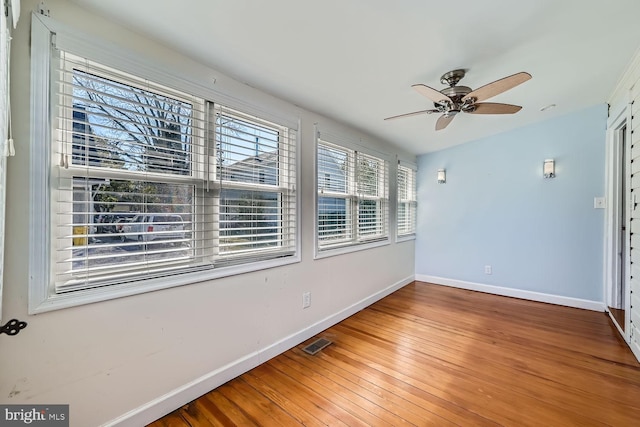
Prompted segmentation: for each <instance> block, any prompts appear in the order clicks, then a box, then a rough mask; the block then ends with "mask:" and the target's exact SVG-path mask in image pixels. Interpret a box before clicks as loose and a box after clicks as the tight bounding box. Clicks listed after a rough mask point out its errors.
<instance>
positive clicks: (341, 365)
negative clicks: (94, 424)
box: [151, 282, 640, 427]
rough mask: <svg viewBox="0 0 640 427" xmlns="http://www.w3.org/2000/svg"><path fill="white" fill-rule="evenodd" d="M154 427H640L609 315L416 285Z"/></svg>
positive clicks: (639, 408)
mask: <svg viewBox="0 0 640 427" xmlns="http://www.w3.org/2000/svg"><path fill="white" fill-rule="evenodd" d="M319 336H322V337H326V338H328V339H330V340H332V341H333V344H331V345H330V346H329V347H327V348H325V349H324V350H322V351H321V352H320V353H318V354H317V355H315V356H309V355H307V354H306V353H304V352H303V351H302V347H304V345H306V344H308V343H310V342H311V341H313V340H309V341H308V342H307V343H304V344H302V345H300V346H298V347H295V348H293V349H291V350H289V351H287V352H285V353H283V354H281V355H280V356H278V357H275V358H273V359H272V360H270V361H268V362H267V363H265V364H263V365H261V366H259V367H257V368H255V369H253V370H251V371H249V372H247V373H246V374H244V375H242V376H240V377H238V378H236V379H234V380H232V381H229V382H228V383H226V384H224V385H222V386H220V387H218V388H217V389H215V390H213V391H211V392H209V393H208V394H206V395H204V396H202V397H200V398H199V399H197V400H195V401H193V402H191V403H189V404H187V405H185V406H183V407H182V408H180V409H178V410H176V411H174V412H172V413H170V414H168V415H167V416H165V417H164V418H162V419H160V420H158V421H156V422H154V423H153V424H151V426H153V427H161V426H172V427H187V426H190V427H196V426H281V425H282V426H289V425H291V426H296V425H304V426H327V425H328V426H349V427H351V426H412V425H413V426H431V425H433V426H454V425H457V426H470V425H473V426H497V425H503V426H603V425H610V426H639V425H640V365H639V364H638V363H637V362H636V360H635V359H634V357H633V355H632V354H631V351H630V350H629V349H628V347H627V346H626V344H625V343H624V342H623V341H622V339H621V338H620V337H619V335H618V333H617V331H616V330H615V328H614V326H613V325H612V324H611V321H610V319H609V317H608V316H607V315H606V314H605V313H598V312H593V311H587V310H579V309H572V308H567V307H560V306H554V305H550V304H543V303H536V302H531V301H525V300H519V299H514V298H506V297H500V296H495V295H489V294H483V293H479V292H472V291H466V290H461V289H454V288H447V287H442V286H436V285H431V284H427V283H423V282H414V283H412V284H410V285H408V286H406V287H404V288H402V289H400V290H399V291H397V292H395V293H394V294H392V295H390V296H388V297H386V298H384V299H382V300H380V301H378V302H377V303H375V304H373V305H372V306H370V307H368V308H366V309H365V310H362V311H361V312H359V313H357V314H355V315H353V316H351V317H350V318H348V319H346V320H344V321H343V322H341V323H339V324H337V325H335V326H333V327H331V328H329V329H327V330H326V331H325V332H323V333H322V334H320V335H319Z"/></svg>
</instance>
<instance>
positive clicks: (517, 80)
mask: <svg viewBox="0 0 640 427" xmlns="http://www.w3.org/2000/svg"><path fill="white" fill-rule="evenodd" d="M530 78H531V74H529V73H525V72H521V73H517V74H514V75H512V76H509V77H505V78H503V79H500V80H496V81H495V82H491V83H489V84H486V85H484V86H482V87H480V88H478V89H476V90H474V91H472V92H469V93H468V94H467V95H465V96H464V98H462V100H463V101H466V100H467V99H469V98H475V100H476V102H479V101H484V100H485V99H489V98H491V97H494V96H496V95H499V94H501V93H502V92H506V91H508V90H509V89H512V88H514V87H516V86H518V85H519V84H521V83H524V82H526V81H527V80H529V79H530Z"/></svg>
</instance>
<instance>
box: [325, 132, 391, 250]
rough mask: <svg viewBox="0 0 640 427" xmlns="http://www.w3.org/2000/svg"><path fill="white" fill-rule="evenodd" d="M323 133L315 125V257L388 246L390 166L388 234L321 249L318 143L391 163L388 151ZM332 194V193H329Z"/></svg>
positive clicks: (389, 233) (388, 192)
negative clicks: (324, 143) (384, 151)
mask: <svg viewBox="0 0 640 427" xmlns="http://www.w3.org/2000/svg"><path fill="white" fill-rule="evenodd" d="M322 134H324V135H326V136H325V137H324V139H323V138H321V134H320V131H319V127H318V125H315V126H314V135H315V138H314V159H315V160H314V171H313V182H314V187H313V189H314V198H313V200H314V203H313V224H314V227H313V228H314V235H313V240H314V245H313V246H314V254H313V259H322V258H329V257H332V256H337V255H344V254H348V253H351V252H357V251H363V250H367V249H372V248H378V247H381V246H386V245H389V244H390V243H391V229H392V225H391V224H392V222H391V219H392V218H391V216H390V215H391V207H392V206H391V204H392V201H391V198H390V190H391V168H390V167H388V169H387V171H388V175H389V176H388V177H387V180H388V182H387V203H386V209H387V235H386V236H385V237H384V238H382V239H377V240H375V241H371V242H366V241H364V242H360V243H349V244H347V243H345V245H344V246H336V247H334V248H329V249H320V247H319V245H318V233H319V230H318V145H319V144H320V141H321V140H322V141H324V142H327V143H329V144H331V145H335V146H336V147H342V148H345V149H347V150H352V151H356V152H359V153H363V154H367V155H370V156H374V157H377V158H379V159H381V160H384V161H385V162H388V164H389V166H390V165H391V162H390V156H389V154H387V153H382V152H379V151H376V150H372V149H371V148H369V147H366V146H363V145H360V144H358V143H356V142H354V141H352V140H351V139H350V138H348V137H345V136H343V135H340V134H334V133H332V132H325V131H323V132H322ZM329 194H330V193H329ZM393 206H395V204H393Z"/></svg>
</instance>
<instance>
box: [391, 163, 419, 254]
mask: <svg viewBox="0 0 640 427" xmlns="http://www.w3.org/2000/svg"><path fill="white" fill-rule="evenodd" d="M397 163H398V164H397V166H398V167H399V166H402V167H405V168H407V169H411V170H413V171H414V172H415V173H416V204H417V198H418V194H417V193H418V182H417V179H418V178H417V173H418V165H417V164H415V163H412V162H407V161H404V160H398V162H397ZM395 176H396V187H395V188H396V197H395V203H396V204H395V207H396V209H395V217H396V220H395V227H394V230H395V233H396V243H402V242H408V241H411V240H416V231H417V227H418V224H417V221H418V208H417V206H416V229H415V230H414V232H413V233H407V234H398V197H397V194H398V193H399V192H400V189H399V188H398V169H396V174H395Z"/></svg>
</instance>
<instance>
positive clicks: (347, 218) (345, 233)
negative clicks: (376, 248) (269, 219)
mask: <svg viewBox="0 0 640 427" xmlns="http://www.w3.org/2000/svg"><path fill="white" fill-rule="evenodd" d="M317 186H318V196H317V214H318V217H317V227H316V228H317V244H318V248H319V249H320V250H326V249H332V248H336V247H343V246H350V245H357V244H362V243H366V242H372V241H377V240H383V239H386V238H387V236H388V212H387V199H388V195H387V192H388V162H387V161H386V160H383V159H381V158H378V157H376V156H373V155H369V154H364V153H360V152H357V151H355V150H351V149H348V148H344V147H341V146H338V145H334V144H331V143H328V142H326V141H319V142H318V149H317Z"/></svg>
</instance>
